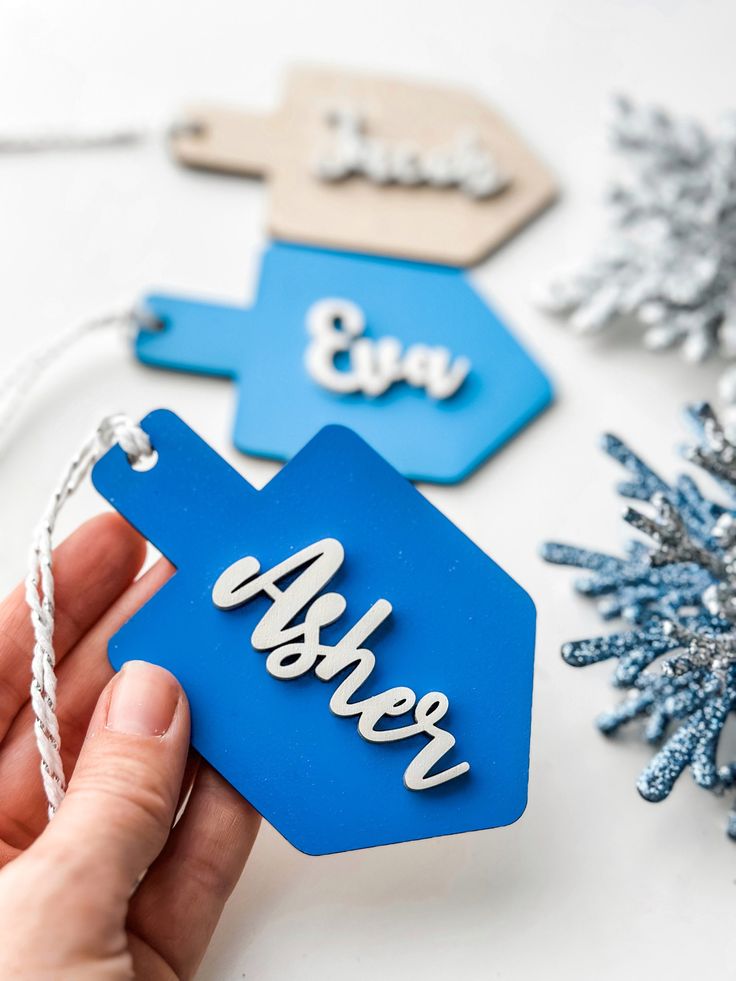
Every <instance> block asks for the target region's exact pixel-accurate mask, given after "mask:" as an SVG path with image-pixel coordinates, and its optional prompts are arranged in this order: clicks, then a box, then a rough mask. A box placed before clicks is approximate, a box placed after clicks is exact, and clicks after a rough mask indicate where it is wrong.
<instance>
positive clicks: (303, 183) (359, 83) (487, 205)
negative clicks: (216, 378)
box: [173, 67, 556, 266]
mask: <svg viewBox="0 0 736 981" xmlns="http://www.w3.org/2000/svg"><path fill="white" fill-rule="evenodd" d="M346 106H349V107H351V108H354V109H356V110H358V111H359V112H360V113H362V114H364V116H365V117H366V120H367V125H368V131H369V134H370V135H371V136H375V137H378V138H379V139H381V140H385V141H386V142H388V143H391V144H393V143H400V142H406V141H409V142H411V143H413V144H415V145H416V146H417V147H419V149H420V150H429V149H431V148H435V147H439V146H447V145H448V144H450V143H451V142H452V141H453V139H454V138H455V137H456V136H457V134H458V133H459V132H461V131H463V130H472V131H474V132H476V133H477V134H478V136H479V138H480V140H481V143H482V145H483V146H484V147H486V148H487V149H488V150H489V151H490V152H491V153H492V154H493V157H494V158H495V159H496V160H497V162H498V164H499V166H500V168H501V169H502V171H503V172H504V173H507V174H508V175H509V176H510V178H511V183H510V185H509V187H508V188H507V189H505V190H504V191H502V192H501V193H500V194H498V195H496V196H495V197H490V198H486V199H474V198H472V197H469V196H467V195H466V194H464V193H463V192H462V191H460V190H459V189H457V188H434V187H429V186H418V187H403V186H398V185H376V184H373V183H371V182H370V181H368V180H366V179H365V178H364V177H362V176H352V177H349V178H347V179H345V180H343V181H339V182H336V183H328V182H324V181H321V180H320V179H319V178H317V177H316V176H315V174H314V163H315V160H316V158H317V156H318V154H319V153H320V152H321V151H323V150H325V149H326V148H328V147H329V146H330V143H331V141H332V140H333V139H334V137H333V135H332V134H331V132H330V130H329V128H328V126H327V125H326V120H325V117H326V114H327V113H328V112H329V111H330V110H331V109H335V108H341V107H346ZM187 119H189V120H192V121H194V122H196V123H198V124H201V131H200V132H199V133H197V134H187V133H182V134H181V135H180V136H178V137H177V138H176V139H175V140H174V141H173V152H174V155H175V157H176V158H177V160H179V161H180V162H181V163H183V164H186V165H187V166H192V167H199V168H204V169H208V170H214V171H224V172H228V173H238V174H243V175H247V176H262V177H263V178H264V179H265V180H267V181H268V183H269V185H270V188H269V190H270V203H269V210H268V219H267V220H268V230H269V232H270V233H271V234H272V235H273V236H274V237H275V238H279V239H285V240H287V241H295V242H301V243H305V244H311V245H316V246H324V247H327V248H336V249H344V250H347V251H352V252H368V253H378V254H381V255H388V256H395V257H400V258H406V259H415V260H419V261H427V262H436V263H444V264H447V265H453V266H466V265H472V264H474V263H476V262H478V261H480V260H481V259H483V258H484V257H485V256H486V255H487V254H488V253H489V252H491V251H493V250H494V249H495V248H497V247H498V246H499V245H501V244H502V243H503V242H504V241H505V240H506V239H508V238H509V237H510V236H511V235H513V234H514V233H515V232H516V231H518V230H519V229H520V228H521V227H522V226H523V225H525V224H526V223H527V222H528V221H530V220H531V219H532V218H533V217H534V216H535V215H536V214H537V213H538V212H540V211H541V210H542V209H543V208H545V207H546V206H547V205H549V204H550V203H551V202H552V201H553V200H554V198H555V195H556V186H555V182H554V180H553V178H552V176H551V174H550V173H549V172H548V170H547V169H546V167H545V166H544V165H543V164H542V163H541V162H540V161H539V160H538V159H537V158H536V156H535V155H534V154H533V153H532V151H531V150H530V149H529V148H528V147H527V146H526V145H525V144H524V143H523V142H522V141H521V140H520V138H519V137H518V136H517V135H516V133H515V132H514V131H513V129H512V128H511V127H510V126H509V125H508V123H506V122H505V120H503V119H502V118H501V117H500V116H499V115H498V114H497V113H495V112H494V111H492V110H491V109H490V108H489V107H488V106H487V105H486V104H485V103H484V102H482V101H481V100H479V99H477V98H475V97H474V96H472V95H469V94H468V93H466V92H463V91H461V90H459V89H453V88H448V87H445V86H441V87H440V86H432V85H425V84H421V83H416V82H409V81H404V80H399V79H393V78H385V77H380V76H373V75H362V74H354V73H350V72H344V71H339V70H330V69H326V68H308V67H300V68H296V69H294V70H293V71H292V72H291V73H290V74H289V76H288V79H287V85H286V89H285V92H284V98H283V102H282V104H281V106H280V108H278V109H277V110H276V111H275V112H273V113H272V114H270V115H267V114H261V115H258V114H255V113H248V112H245V111H237V110H233V109H222V108H214V107H206V106H194V107H191V108H190V110H189V112H188V113H187Z"/></svg>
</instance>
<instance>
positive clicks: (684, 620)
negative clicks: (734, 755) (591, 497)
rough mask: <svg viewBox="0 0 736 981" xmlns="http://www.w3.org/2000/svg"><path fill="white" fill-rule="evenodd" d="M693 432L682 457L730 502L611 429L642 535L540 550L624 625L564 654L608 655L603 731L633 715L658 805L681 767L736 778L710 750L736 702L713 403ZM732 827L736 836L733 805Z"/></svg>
mask: <svg viewBox="0 0 736 981" xmlns="http://www.w3.org/2000/svg"><path fill="white" fill-rule="evenodd" d="M687 415H688V418H689V420H690V421H691V422H692V423H693V424H694V426H695V430H696V434H697V437H696V443H695V445H692V446H688V447H686V448H684V450H683V454H684V456H685V458H686V459H687V460H689V461H690V462H692V463H694V464H696V465H697V466H698V467H700V468H701V470H703V471H704V472H705V473H707V474H709V475H710V476H711V477H713V478H714V479H715V480H716V482H717V483H718V484H719V485H720V487H721V489H722V490H723V491H724V492H725V495H726V499H727V500H728V499H730V501H731V502H732V504H733V506H732V507H729V506H727V505H724V504H719V503H717V502H716V501H714V500H712V499H711V498H709V497H706V496H705V495H704V494H703V493H702V492H701V490H700V489H699V487H698V485H697V484H696V483H695V481H694V480H693V479H692V477H690V476H688V475H687V474H681V475H680V476H679V477H678V478H677V480H676V481H675V482H674V483H672V484H668V483H666V482H665V481H664V480H663V479H662V478H661V477H659V476H658V475H657V474H656V473H655V472H654V471H653V470H651V469H650V468H649V467H648V466H647V465H646V463H644V461H643V460H641V459H640V458H639V457H638V456H637V455H636V454H635V453H633V452H632V450H631V449H629V447H628V446H626V444H625V443H623V442H622V441H621V440H619V439H617V438H616V437H615V436H610V435H608V436H605V437H604V440H603V448H604V449H605V451H606V452H607V453H608V454H610V456H612V457H613V458H614V459H615V460H618V462H619V463H621V464H622V465H623V466H624V467H625V468H626V470H627V471H628V473H629V476H628V479H627V480H625V481H623V482H622V483H621V484H619V485H618V491H619V493H620V494H621V495H622V496H623V497H626V498H631V499H634V500H636V501H642V502H647V503H648V504H649V505H650V508H648V509H647V511H648V513H644V512H643V511H641V510H639V509H638V508H634V507H629V508H627V510H626V512H625V514H624V520H625V521H627V522H628V524H629V525H631V527H633V528H634V529H636V530H637V531H640V532H643V533H644V535H646V536H647V538H648V539H649V540H648V542H644V541H642V540H639V539H634V540H632V541H630V542H629V544H628V546H627V548H626V552H625V556H624V557H623V558H617V557H615V556H611V555H605V554H603V553H601V552H593V551H589V550H588V549H582V548H575V547H573V546H570V545H561V544H558V543H555V542H549V543H547V544H546V545H544V546H543V549H542V555H543V557H544V558H545V559H546V560H547V561H549V562H554V563H557V564H558V565H570V566H577V567H578V568H580V569H587V570H589V575H587V576H585V577H583V578H581V579H578V580H577V581H576V583H575V588H576V590H577V591H578V592H579V593H581V594H582V595H584V596H590V597H593V598H595V599H596V600H597V602H598V610H599V612H600V614H601V616H602V617H603V619H604V620H612V619H614V618H623V619H624V620H625V621H628V624H629V625H630V626H628V628H627V629H625V630H622V631H620V632H617V633H613V634H609V635H607V636H601V637H592V638H588V639H587V640H578V641H572V642H570V643H567V644H565V645H564V646H563V648H562V656H563V658H564V659H565V661H566V662H567V663H568V664H571V665H573V666H574V667H583V666H585V665H588V664H597V663H598V662H600V661H606V660H609V659H615V662H616V668H615V671H614V674H613V685H614V687H616V688H620V689H623V690H624V691H625V692H626V696H625V697H624V699H623V700H622V701H621V702H619V704H618V705H616V706H615V707H614V708H613V709H611V710H610V711H608V712H605V713H604V714H603V715H601V716H600V717H599V719H598V720H597V721H598V728H599V729H600V730H601V732H603V733H605V734H606V735H612V734H613V733H615V732H617V730H618V729H619V728H620V727H621V726H623V725H625V724H627V723H629V722H633V721H634V720H641V721H642V722H643V724H644V729H643V732H644V736H645V738H646V740H647V742H649V743H651V744H654V745H658V746H660V748H659V750H658V751H657V753H656V754H655V755H654V757H653V758H652V759H651V761H650V762H649V764H648V766H647V767H646V768H645V770H644V771H643V773H642V774H641V776H640V777H639V780H638V782H637V789H638V790H639V793H640V794H641V795H642V797H644V798H645V799H646V800H649V801H660V800H664V798H665V797H667V796H668V795H669V793H670V791H671V790H672V788H673V787H674V785H675V782H676V780H677V778H678V777H679V776H680V774H681V773H683V771H684V770H685V769H686V768H687V767H689V768H690V771H691V773H692V776H693V779H694V780H695V782H696V783H697V784H698V785H699V786H701V787H703V788H705V789H707V790H711V791H715V792H719V793H720V792H723V791H725V790H727V789H729V788H731V787H733V786H734V784H736V761H733V762H727V763H723V762H718V761H717V759H716V757H717V754H718V746H719V741H720V738H721V734H722V732H723V729H724V726H725V725H726V723H727V721H728V719H729V716H730V715H731V714H732V713H733V712H734V710H735V707H736V444H735V443H733V442H731V441H730V440H729V439H728V438H727V436H726V434H725V432H724V430H723V428H722V426H721V424H720V423H719V421H718V419H717V418H716V416H715V414H714V413H713V411H712V409H711V407H710V406H709V405H708V404H706V403H702V404H700V405H696V406H692V407H690V408H689V409H688V410H687ZM728 834H729V836H730V837H731V838H733V839H734V840H736V808H734V810H732V811H731V814H730V816H729V823H728Z"/></svg>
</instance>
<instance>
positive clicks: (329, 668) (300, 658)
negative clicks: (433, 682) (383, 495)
mask: <svg viewBox="0 0 736 981" xmlns="http://www.w3.org/2000/svg"><path fill="white" fill-rule="evenodd" d="M343 558H344V551H343V547H342V545H341V544H340V542H338V541H337V540H336V539H334V538H323V539H322V540H321V541H318V542H315V543H314V544H313V545H309V546H307V548H303V549H302V550H301V551H300V552H296V553H295V554H294V555H291V556H289V558H287V559H285V560H284V561H283V562H280V563H279V564H278V565H275V566H274V567H273V568H272V569H270V570H268V571H267V572H264V573H262V574H261V575H258V573H259V572H260V563H259V562H258V560H257V559H256V558H254V557H253V556H250V555H249V556H246V557H244V558H242V559H238V561H237V562H234V563H233V564H232V565H231V566H229V567H228V568H227V569H226V570H225V571H224V572H223V573H222V575H221V576H220V577H219V578H218V580H217V582H216V583H215V585H214V588H213V590H212V600H213V602H214V604H215V606H216V607H218V609H220V610H233V609H235V608H237V607H240V606H243V605H244V604H245V603H248V602H249V601H250V600H252V599H253V598H254V597H256V596H258V595H260V594H264V595H265V596H267V597H268V598H269V599H270V600H271V606H270V607H269V609H268V610H267V611H266V613H265V614H264V615H263V616H262V617H261V619H260V621H259V622H258V624H257V625H256V627H255V629H254V631H253V633H252V635H251V644H252V645H253V647H254V648H255V649H256V650H257V651H269V654H268V657H267V658H266V669H267V671H268V672H269V674H271V675H273V677H274V678H279V679H281V680H283V681H288V680H289V679H291V678H299V677H301V675H304V674H306V673H307V672H308V671H313V672H314V674H315V675H316V677H318V678H320V679H321V680H322V681H332V680H333V679H334V678H335V677H337V675H339V674H340V673H341V672H343V671H344V670H345V669H346V668H352V670H351V672H350V674H349V675H348V676H347V677H346V678H345V679H344V680H343V681H341V682H340V684H339V685H338V687H337V688H336V689H335V691H334V692H333V694H332V697H331V698H330V703H329V704H330V709H331V711H332V712H334V713H335V715H338V716H343V717H346V718H347V717H350V716H356V715H357V716H358V732H359V733H360V735H361V736H363V738H364V739H367V740H368V741H369V742H373V743H381V742H394V741H395V740H400V739H408V738H409V737H411V736H416V735H419V734H421V733H423V734H424V735H426V736H429V742H428V743H427V744H426V746H424V747H423V748H422V749H421V750H420V751H419V753H417V755H416V756H415V757H414V759H413V760H412V761H411V763H410V764H409V766H408V767H407V768H406V770H405V772H404V784H405V786H406V787H407V788H408V789H409V790H426V789H427V788H429V787H437V786H438V785H439V784H442V783H446V782H447V781H448V780H453V779H454V778H455V777H459V776H461V775H462V774H463V773H467V771H468V770H469V769H470V764H469V763H458V764H456V765H455V766H452V767H449V768H448V769H446V770H442V771H440V772H439V773H431V774H430V770H431V769H432V768H433V767H434V766H435V765H436V764H437V763H438V762H439V761H440V760H441V759H442V757H443V756H445V754H446V753H448V752H449V751H450V750H451V749H452V747H453V746H454V745H455V737H454V736H453V735H452V734H451V733H449V732H447V731H446V730H445V729H440V728H439V726H438V725H437V723H438V722H439V721H440V720H441V719H442V718H443V717H444V715H445V714H446V712H447V710H448V708H449V701H448V699H447V696H446V695H443V694H442V693H441V692H438V691H432V692H428V693H427V694H426V695H423V696H422V697H421V698H420V699H419V700H418V701H417V697H416V694H415V693H414V692H413V691H412V689H411V688H404V687H396V688H389V689H388V690H387V691H384V692H381V693H379V694H377V695H371V696H369V697H367V698H359V697H356V696H357V695H358V691H359V689H360V688H361V686H362V685H363V683H364V682H365V681H367V679H368V678H369V677H370V674H371V672H372V671H373V668H374V666H375V663H376V658H375V655H374V654H373V652H372V651H370V650H368V649H367V648H365V647H363V646H362V645H363V644H364V643H365V641H367V640H368V638H369V637H370V636H371V634H372V633H373V632H374V631H375V630H376V629H377V628H378V627H379V626H380V625H381V624H382V623H383V621H384V620H385V619H386V618H387V617H388V616H389V615H390V613H391V604H390V603H389V602H388V601H387V600H385V599H379V600H376V602H375V603H374V604H373V605H372V606H371V607H370V609H369V610H367V611H366V612H365V613H364V614H363V616H362V617H360V619H359V620H358V621H357V622H356V623H355V624H354V625H353V626H352V627H351V628H350V629H349V630H348V631H347V633H345V635H344V636H343V638H342V640H340V641H339V642H338V643H337V644H334V645H327V644H323V643H321V641H320V630H321V629H322V628H323V627H326V626H327V625H328V624H331V623H334V622H335V621H336V620H337V619H338V618H339V617H340V616H342V614H343V613H344V612H345V608H346V606H347V603H346V601H345V598H344V597H343V596H342V595H341V594H340V593H321V590H322V589H323V588H324V587H325V586H326V585H327V583H328V582H329V581H330V580H331V579H332V577H333V576H334V575H335V573H336V572H337V570H338V569H339V568H340V566H341V565H342V562H343ZM300 569H301V570H302V571H301V572H299V574H298V575H297V576H296V578H293V579H292V581H291V582H290V583H289V585H288V586H287V587H286V588H285V589H280V588H279V587H278V586H277V585H276V584H277V583H278V582H279V581H280V580H282V579H284V578H285V577H287V576H293V574H294V573H295V572H297V570H300ZM320 593H321V595H318V594H320ZM302 610H305V613H304V619H303V621H302V622H301V623H294V622H293V620H294V618H295V617H296V616H297V615H298V614H299V613H301V611H302ZM353 699H354V700H353ZM412 709H413V710H414V719H413V722H411V723H409V724H408V725H405V726H401V727H399V728H389V729H385V728H384V729H379V728H378V724H379V722H380V721H381V720H382V719H384V718H393V717H396V716H399V715H404V714H405V713H407V712H411V711H412Z"/></svg>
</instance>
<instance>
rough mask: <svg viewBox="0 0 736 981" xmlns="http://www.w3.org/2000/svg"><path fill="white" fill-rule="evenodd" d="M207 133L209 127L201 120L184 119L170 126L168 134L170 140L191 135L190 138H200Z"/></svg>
mask: <svg viewBox="0 0 736 981" xmlns="http://www.w3.org/2000/svg"><path fill="white" fill-rule="evenodd" d="M206 134H207V127H206V126H205V124H204V123H203V122H202V121H201V120H197V119H182V120H180V121H179V122H177V123H174V124H173V125H171V126H169V130H168V136H169V139H170V140H178V139H182V138H186V137H189V138H190V139H195V140H200V139H202V138H203V137H204V136H205V135H206Z"/></svg>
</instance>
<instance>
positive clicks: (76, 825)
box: [38, 661, 189, 909]
mask: <svg viewBox="0 0 736 981" xmlns="http://www.w3.org/2000/svg"><path fill="white" fill-rule="evenodd" d="M188 749H189V706H188V703H187V700H186V696H185V695H184V692H183V691H182V689H181V686H180V685H179V683H178V681H177V680H176V678H174V676H173V675H172V674H170V673H169V672H168V671H166V670H164V669H163V668H160V667H157V666H155V665H153V664H147V663H146V662H144V661H130V662H129V663H128V664H126V665H125V666H124V667H123V669H122V671H120V672H119V674H117V675H116V676H115V677H114V678H113V679H112V681H111V682H110V684H109V685H108V686H107V688H105V690H104V691H103V692H102V695H101V696H100V699H99V701H98V703H97V707H96V709H95V712H94V714H93V716H92V720H91V722H90V725H89V729H88V731H87V737H86V739H85V743H84V746H83V747H82V752H81V753H80V756H79V759H78V761H77V764H76V767H75V769H74V774H73V776H72V779H71V781H70V784H69V789H68V791H67V794H66V797H65V798H64V800H63V802H62V804H61V806H60V808H59V810H58V812H57V814H56V816H55V817H54V819H53V820H52V821H51V824H50V825H49V827H48V829H47V831H46V832H45V834H44V835H42V837H41V839H39V842H38V844H41V842H43V843H44V846H45V847H46V848H49V849H51V850H52V851H53V852H54V853H56V854H57V855H58V854H63V855H64V856H66V858H67V861H68V860H69V858H70V857H71V856H74V858H73V866H74V871H75V874H76V875H78V876H79V877H80V878H81V879H82V880H88V881H92V882H94V883H95V887H96V892H97V894H98V898H99V899H103V897H106V898H107V899H108V900H112V902H113V908H115V907H117V906H118V904H120V905H121V906H122V907H123V909H124V908H125V907H126V906H127V902H128V900H129V898H130V894H131V892H132V891H133V889H134V888H135V886H136V884H137V883H138V880H139V879H140V877H141V876H142V875H143V873H144V872H145V871H146V869H147V868H148V866H149V865H150V864H151V863H152V862H153V861H154V859H155V858H156V856H157V855H158V854H159V852H160V851H161V849H162V848H163V845H164V843H165V841H166V839H167V837H168V835H169V831H170V829H171V825H172V822H173V820H174V815H175V810H176V806H177V802H178V799H179V791H180V788H181V783H182V779H183V774H184V766H185V763H186V759H187V752H188ZM105 905H107V904H105ZM108 908H109V907H108Z"/></svg>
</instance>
